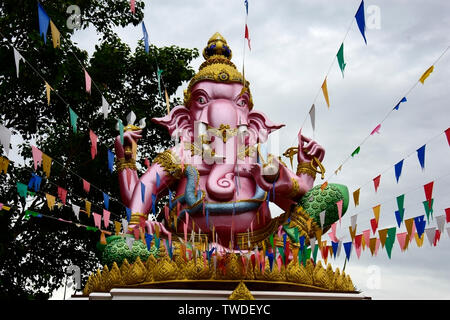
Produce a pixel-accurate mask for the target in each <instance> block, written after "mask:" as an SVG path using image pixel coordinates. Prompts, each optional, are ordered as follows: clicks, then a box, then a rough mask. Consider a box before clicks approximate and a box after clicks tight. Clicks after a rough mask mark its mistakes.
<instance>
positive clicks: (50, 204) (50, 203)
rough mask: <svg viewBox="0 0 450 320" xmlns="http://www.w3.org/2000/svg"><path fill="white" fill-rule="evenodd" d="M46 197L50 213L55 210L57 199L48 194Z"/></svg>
mask: <svg viewBox="0 0 450 320" xmlns="http://www.w3.org/2000/svg"><path fill="white" fill-rule="evenodd" d="M45 197H46V198H47V205H48V208H49V209H50V211H52V210H53V207H54V206H55V200H56V198H55V197H54V196H52V195H51V194H48V193H46V194H45Z"/></svg>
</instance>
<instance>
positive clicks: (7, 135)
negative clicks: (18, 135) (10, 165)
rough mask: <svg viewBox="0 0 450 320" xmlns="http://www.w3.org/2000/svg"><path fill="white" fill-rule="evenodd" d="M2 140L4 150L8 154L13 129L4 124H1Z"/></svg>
mask: <svg viewBox="0 0 450 320" xmlns="http://www.w3.org/2000/svg"><path fill="white" fill-rule="evenodd" d="M0 142H1V143H2V145H3V150H4V151H5V153H6V155H8V154H9V144H10V143H11V131H9V129H8V128H7V127H5V126H3V125H1V124H0Z"/></svg>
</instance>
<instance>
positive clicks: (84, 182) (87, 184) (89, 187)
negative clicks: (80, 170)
mask: <svg viewBox="0 0 450 320" xmlns="http://www.w3.org/2000/svg"><path fill="white" fill-rule="evenodd" d="M82 180H83V190H84V191H85V192H86V193H89V190H90V189H91V184H90V183H89V182H87V181H86V180H84V179H82Z"/></svg>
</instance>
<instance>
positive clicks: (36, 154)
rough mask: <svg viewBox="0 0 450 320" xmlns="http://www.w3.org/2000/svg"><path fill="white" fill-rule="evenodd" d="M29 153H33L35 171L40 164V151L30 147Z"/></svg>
mask: <svg viewBox="0 0 450 320" xmlns="http://www.w3.org/2000/svg"><path fill="white" fill-rule="evenodd" d="M31 152H32V153H33V161H34V171H36V170H37V166H38V165H41V164H42V151H41V150H39V149H38V148H36V147H35V146H31Z"/></svg>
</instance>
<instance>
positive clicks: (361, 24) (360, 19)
mask: <svg viewBox="0 0 450 320" xmlns="http://www.w3.org/2000/svg"><path fill="white" fill-rule="evenodd" d="M355 18H356V23H357V24H358V28H359V31H361V34H362V36H363V38H364V42H365V43H366V44H367V40H366V35H365V31H366V18H365V17H364V0H363V1H361V4H360V5H359V8H358V11H356V15H355Z"/></svg>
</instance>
